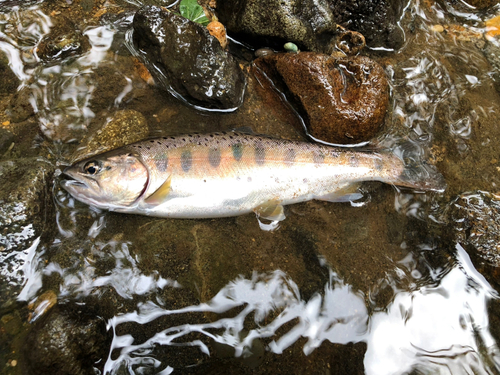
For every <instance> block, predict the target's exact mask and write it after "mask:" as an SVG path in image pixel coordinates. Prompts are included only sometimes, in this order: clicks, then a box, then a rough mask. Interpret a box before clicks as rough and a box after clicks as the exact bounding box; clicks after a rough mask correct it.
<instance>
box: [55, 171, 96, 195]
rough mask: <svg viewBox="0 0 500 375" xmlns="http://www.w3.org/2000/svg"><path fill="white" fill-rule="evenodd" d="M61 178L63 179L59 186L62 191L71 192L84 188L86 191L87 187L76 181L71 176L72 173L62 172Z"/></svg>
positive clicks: (79, 180) (80, 181)
mask: <svg viewBox="0 0 500 375" xmlns="http://www.w3.org/2000/svg"><path fill="white" fill-rule="evenodd" d="M61 176H62V177H63V179H62V180H61V185H62V187H63V188H64V189H66V190H68V191H70V190H73V191H74V189H75V188H76V189H78V188H80V189H81V188H85V189H88V188H89V186H88V185H87V184H86V183H85V182H83V181H82V180H81V179H77V178H75V177H74V176H72V173H71V171H63V173H62V174H61Z"/></svg>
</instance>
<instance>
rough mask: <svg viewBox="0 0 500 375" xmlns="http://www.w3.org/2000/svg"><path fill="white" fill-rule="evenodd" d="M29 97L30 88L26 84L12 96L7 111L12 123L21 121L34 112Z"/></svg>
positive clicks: (30, 96)
mask: <svg viewBox="0 0 500 375" xmlns="http://www.w3.org/2000/svg"><path fill="white" fill-rule="evenodd" d="M31 98H32V93H31V89H30V88H29V87H26V86H25V87H23V88H22V89H21V90H20V91H18V92H16V93H15V94H14V95H13V96H12V98H11V99H10V102H9V107H8V109H7V113H8V115H9V116H10V120H11V121H12V122H13V123H18V122H23V121H25V120H27V119H28V118H30V117H31V116H33V115H34V114H35V111H34V110H33V106H32V105H31V103H30V99H31Z"/></svg>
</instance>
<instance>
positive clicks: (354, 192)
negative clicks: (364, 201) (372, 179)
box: [314, 183, 363, 203]
mask: <svg viewBox="0 0 500 375" xmlns="http://www.w3.org/2000/svg"><path fill="white" fill-rule="evenodd" d="M359 185H360V184H359V183H354V184H349V185H347V186H344V187H343V188H341V189H338V190H335V191H333V192H331V193H328V194H324V195H318V196H315V197H314V199H317V200H319V201H326V202H337V203H338V202H352V201H356V200H358V199H361V198H363V194H361V193H360V192H359V190H358V188H359Z"/></svg>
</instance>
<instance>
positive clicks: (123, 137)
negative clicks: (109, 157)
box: [73, 109, 149, 162]
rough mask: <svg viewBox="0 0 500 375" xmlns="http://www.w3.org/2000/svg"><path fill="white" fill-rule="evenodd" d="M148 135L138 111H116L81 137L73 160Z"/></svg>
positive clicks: (144, 120) (147, 129)
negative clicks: (106, 120)
mask: <svg viewBox="0 0 500 375" xmlns="http://www.w3.org/2000/svg"><path fill="white" fill-rule="evenodd" d="M148 135H149V128H148V124H147V121H146V119H145V118H144V116H143V115H142V114H141V113H140V112H137V111H135V110H133V109H125V110H121V111H117V112H116V113H115V115H114V116H113V118H111V119H110V120H108V122H106V124H104V126H103V127H101V128H100V129H99V130H97V131H96V132H95V133H93V134H91V135H88V136H86V137H85V138H83V139H82V141H81V143H80V147H79V148H78V151H77V152H76V154H75V155H74V157H73V160H74V161H75V162H76V161H78V160H82V159H85V158H86V157H89V156H91V155H96V154H99V153H102V152H105V151H109V150H113V149H115V148H118V147H122V146H125V145H128V144H130V143H134V142H137V141H140V140H141V139H144V138H146V137H147V136H148Z"/></svg>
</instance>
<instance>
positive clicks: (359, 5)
mask: <svg viewBox="0 0 500 375" xmlns="http://www.w3.org/2000/svg"><path fill="white" fill-rule="evenodd" d="M405 4H406V1H403V0H382V1H377V2H375V1H372V0H361V1H350V0H319V1H314V0H305V1H300V0H285V1H282V0H271V1H268V0H221V1H218V2H217V8H216V11H217V16H218V17H219V19H220V21H221V22H222V23H223V24H225V25H226V27H227V29H228V31H229V32H230V33H236V34H239V36H241V37H243V38H244V39H245V40H246V41H247V42H250V43H251V44H256V43H258V44H260V46H261V45H270V46H273V47H275V48H276V47H278V46H282V45H283V42H285V41H292V42H294V43H297V44H298V45H299V47H300V48H302V49H303V50H310V51H315V52H323V53H328V54H330V53H331V52H332V51H333V49H334V47H335V44H334V43H332V37H333V36H334V35H335V33H336V30H337V25H341V26H343V27H346V28H348V29H350V30H353V31H358V32H360V33H361V34H363V35H364V36H365V37H366V38H367V44H368V45H369V46H383V47H388V48H399V47H400V46H401V45H402V43H403V33H402V31H401V30H400V29H399V27H398V26H397V22H398V20H399V19H400V17H401V14H402V11H403V8H404V6H405ZM255 38H258V39H255Z"/></svg>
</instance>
